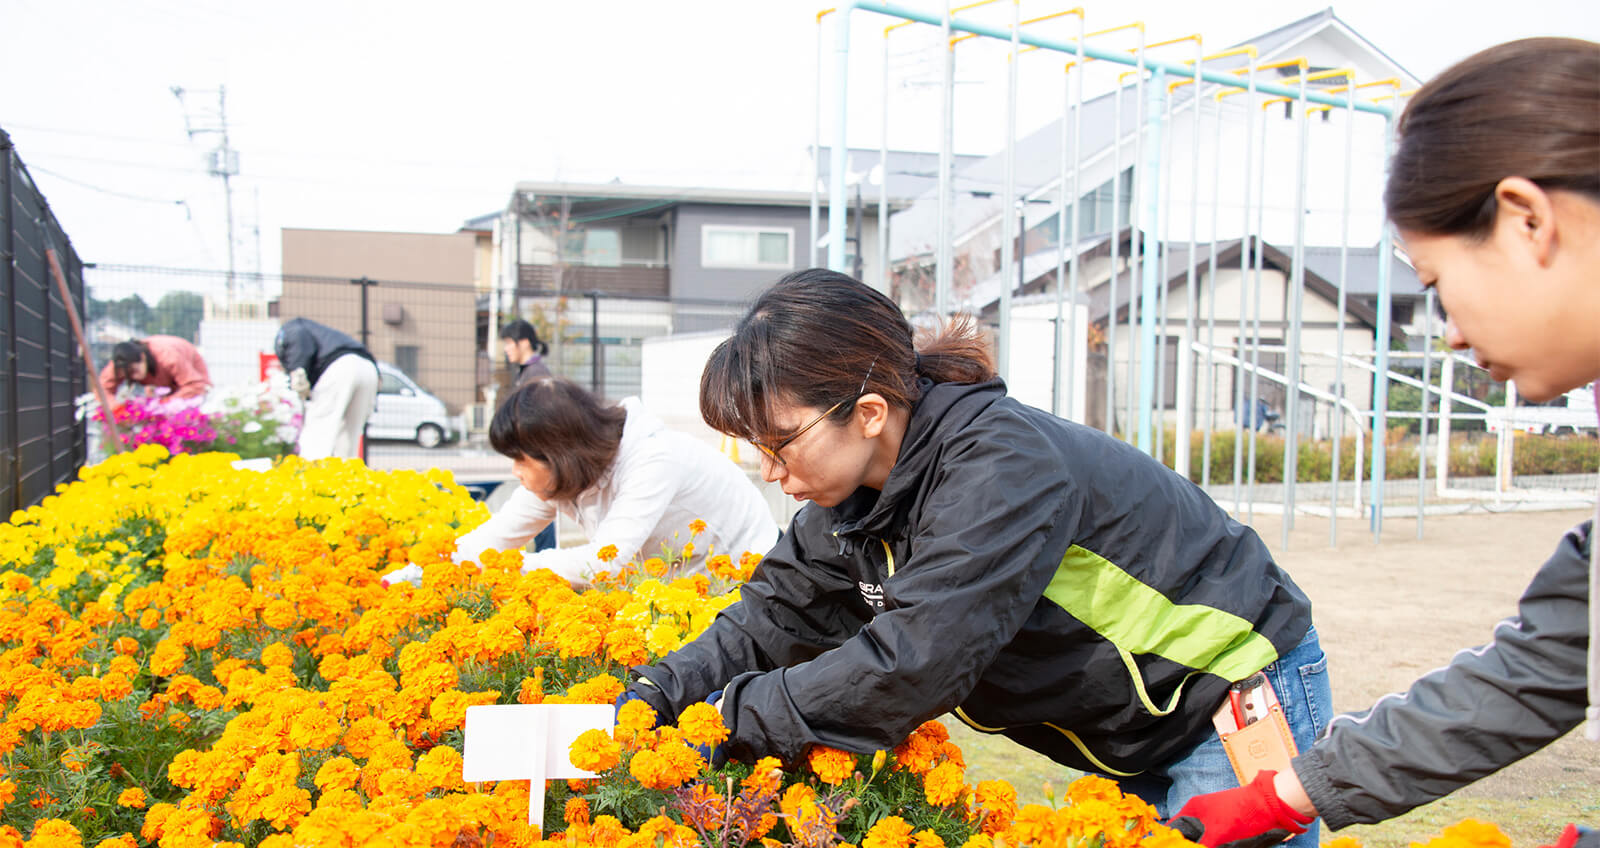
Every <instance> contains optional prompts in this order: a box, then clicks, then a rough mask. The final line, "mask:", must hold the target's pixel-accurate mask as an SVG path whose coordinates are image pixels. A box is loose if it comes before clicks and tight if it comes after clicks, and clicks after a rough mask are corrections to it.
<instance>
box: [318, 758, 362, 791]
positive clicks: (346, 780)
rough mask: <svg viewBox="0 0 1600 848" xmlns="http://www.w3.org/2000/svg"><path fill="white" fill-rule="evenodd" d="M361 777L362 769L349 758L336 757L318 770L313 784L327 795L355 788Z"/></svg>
mask: <svg viewBox="0 0 1600 848" xmlns="http://www.w3.org/2000/svg"><path fill="white" fill-rule="evenodd" d="M360 776H361V769H360V768H358V767H357V766H356V764H355V762H353V761H352V760H351V759H350V758H349V757H334V758H333V759H330V760H328V761H327V762H325V763H323V764H322V768H319V769H317V776H316V778H315V779H313V780H312V783H314V784H316V787H317V788H318V789H320V790H322V792H323V793H324V794H326V793H329V792H338V791H340V790H344V789H349V788H351V787H352V786H355V785H356V779H357V778H358V777H360Z"/></svg>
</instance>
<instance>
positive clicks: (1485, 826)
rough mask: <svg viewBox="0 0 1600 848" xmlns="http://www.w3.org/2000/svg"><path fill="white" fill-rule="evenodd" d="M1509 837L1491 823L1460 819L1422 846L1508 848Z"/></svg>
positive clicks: (1439, 847)
mask: <svg viewBox="0 0 1600 848" xmlns="http://www.w3.org/2000/svg"><path fill="white" fill-rule="evenodd" d="M1510 846H1511V838H1510V837H1508V836H1506V835H1505V834H1504V833H1501V832H1500V828H1498V827H1495V826H1494V825H1493V824H1491V823H1489V822H1485V821H1479V820H1477V819H1462V820H1461V821H1460V822H1457V823H1456V824H1453V825H1450V826H1449V827H1447V828H1445V829H1444V830H1443V831H1442V832H1441V833H1440V834H1439V835H1438V836H1436V837H1434V838H1433V839H1430V840H1428V841H1427V842H1426V843H1424V844H1423V846H1422V848H1510Z"/></svg>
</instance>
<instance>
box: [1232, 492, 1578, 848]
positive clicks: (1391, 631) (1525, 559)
mask: <svg viewBox="0 0 1600 848" xmlns="http://www.w3.org/2000/svg"><path fill="white" fill-rule="evenodd" d="M1589 515H1590V513H1588V512H1586V511H1560V512H1514V513H1499V514H1493V513H1482V512H1479V513H1473V514H1468V515H1456V516H1440V517H1433V516H1430V517H1428V519H1427V521H1426V523H1425V526H1424V538H1423V539H1421V540H1418V539H1417V537H1416V536H1417V521H1416V519H1415V518H1414V517H1410V518H1404V519H1395V518H1389V519H1387V520H1386V521H1385V524H1384V533H1383V539H1382V541H1381V543H1378V542H1375V541H1374V540H1373V537H1372V534H1371V532H1370V531H1369V529H1368V526H1367V524H1366V522H1364V521H1363V522H1357V521H1355V520H1346V521H1344V522H1342V523H1341V525H1340V527H1339V546H1338V548H1337V549H1334V548H1330V547H1329V546H1328V521H1327V519H1326V518H1307V517H1304V516H1302V517H1300V518H1298V519H1297V520H1296V522H1295V527H1294V530H1293V531H1292V532H1291V534H1290V540H1289V545H1288V546H1287V547H1284V546H1283V544H1282V536H1281V534H1282V524H1281V523H1280V522H1281V519H1280V518H1279V517H1278V516H1262V515H1260V514H1258V515H1257V516H1256V518H1257V520H1256V522H1255V527H1256V530H1257V532H1258V533H1260V534H1261V537H1262V538H1263V539H1264V540H1266V542H1267V544H1268V546H1269V547H1271V548H1272V551H1273V553H1274V555H1275V556H1276V557H1277V558H1278V561H1279V563H1280V564H1281V565H1282V566H1283V567H1284V568H1285V569H1287V570H1288V571H1289V573H1290V574H1291V575H1292V576H1293V577H1294V579H1295V582H1297V583H1298V584H1300V586H1301V587H1302V588H1303V589H1304V590H1305V591H1306V593H1307V594H1308V595H1309V596H1310V597H1311V601H1312V604H1313V615H1314V616H1315V618H1316V623H1317V629H1318V631H1319V633H1320V634H1321V638H1322V645H1323V649H1324V650H1325V651H1326V652H1327V654H1328V667H1329V672H1330V674H1331V676H1332V677H1331V679H1332V682H1333V695H1334V706H1335V708H1336V709H1337V710H1339V711H1340V712H1346V711H1351V710H1358V709H1364V708H1365V707H1367V706H1369V705H1371V703H1372V702H1373V701H1374V700H1376V699H1377V698H1378V697H1379V696H1381V695H1383V694H1385V693H1388V692H1394V691H1400V690H1403V689H1405V688H1406V687H1407V686H1408V685H1409V684H1410V683H1411V681H1413V680H1414V679H1416V678H1417V677H1418V676H1419V675H1422V674H1424V673H1426V672H1428V671H1429V670H1431V669H1434V668H1437V667H1439V666H1442V665H1444V664H1446V663H1448V662H1449V660H1450V658H1451V656H1452V655H1454V654H1455V653H1456V652H1457V651H1459V650H1461V649H1462V648H1467V647H1471V646H1475V645H1480V644H1482V643H1484V642H1486V641H1488V639H1489V635H1490V632H1491V630H1492V629H1493V627H1494V625H1495V624H1496V623H1497V622H1498V621H1500V620H1501V619H1503V618H1505V617H1507V616H1509V615H1511V614H1513V613H1514V612H1515V611H1516V602H1517V598H1518V597H1519V596H1520V595H1521V594H1522V591H1523V589H1524V588H1526V586H1527V584H1528V581H1529V580H1531V579H1532V577H1533V574H1534V572H1535V571H1536V570H1537V569H1538V568H1539V566H1540V565H1541V564H1543V562H1544V561H1545V559H1546V558H1547V557H1548V556H1549V555H1550V553H1551V552H1552V551H1554V550H1555V546H1556V542H1557V541H1558V539H1559V538H1560V536H1561V534H1562V533H1563V532H1565V531H1566V530H1568V529H1569V528H1571V527H1572V526H1573V525H1575V524H1577V523H1579V522H1580V521H1582V520H1584V519H1585V518H1587V517H1589ZM1452 799H1453V800H1452V802H1451V803H1450V804H1449V805H1448V806H1449V807H1451V808H1454V809H1459V810H1462V811H1472V810H1476V811H1479V812H1480V813H1481V814H1483V815H1487V816H1498V817H1499V818H1497V819H1496V820H1499V821H1502V825H1503V826H1506V827H1507V829H1508V831H1509V830H1511V829H1512V828H1513V825H1511V824H1507V820H1509V819H1525V824H1526V825H1527V826H1529V827H1531V828H1532V829H1533V831H1535V832H1540V831H1542V832H1543V833H1544V834H1547V835H1545V836H1544V837H1543V839H1542V841H1553V837H1554V832H1553V831H1548V830H1543V828H1542V827H1541V824H1546V825H1547V824H1553V823H1554V822H1553V819H1555V818H1561V819H1565V820H1567V821H1573V820H1577V821H1580V822H1584V823H1587V824H1589V825H1590V826H1594V825H1596V824H1600V745H1596V744H1592V743H1589V742H1587V741H1585V740H1584V739H1583V737H1582V733H1581V731H1574V732H1573V733H1571V734H1568V735H1567V736H1566V737H1564V738H1562V739H1560V740H1558V741H1557V742H1555V743H1554V744H1553V745H1551V746H1550V747H1548V748H1546V749H1544V750H1543V751H1540V752H1539V753H1537V754H1534V755H1533V756H1531V757H1528V758H1527V759H1525V760H1523V761H1522V762H1520V763H1517V764H1516V765H1513V766H1511V767H1510V768H1507V769H1504V770H1502V771H1501V772H1499V773H1498V774H1495V775H1491V776H1490V777H1488V778H1485V779H1484V780H1482V781H1479V782H1478V783H1476V784H1473V785H1472V786H1470V787H1468V788H1466V789H1463V790H1461V791H1460V792H1458V793H1456V795H1455V796H1452ZM1474 802H1476V803H1474ZM1442 803H1443V802H1441V804H1442ZM1498 810H1505V811H1506V812H1498V813H1497V812H1496V811H1498ZM1438 812H1439V817H1440V818H1442V819H1443V820H1445V821H1451V820H1459V818H1460V817H1461V816H1460V814H1454V818H1453V819H1452V818H1451V815H1452V814H1451V813H1450V812H1448V811H1447V810H1441V811H1438ZM1357 830H1360V829H1357ZM1341 835H1344V834H1341ZM1357 836H1358V838H1360V834H1357ZM1371 836H1378V834H1376V833H1373V834H1371ZM1363 841H1364V842H1366V843H1367V844H1368V845H1373V844H1378V843H1380V842H1385V841H1387V840H1385V839H1374V838H1370V837H1369V838H1365V839H1363ZM1517 844H1519V845H1520V844H1524V843H1523V841H1522V840H1517Z"/></svg>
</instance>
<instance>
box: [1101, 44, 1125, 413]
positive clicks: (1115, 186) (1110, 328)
mask: <svg viewBox="0 0 1600 848" xmlns="http://www.w3.org/2000/svg"><path fill="white" fill-rule="evenodd" d="M1122 92H1123V86H1122V77H1120V76H1119V77H1117V95H1116V98H1117V99H1116V102H1115V108H1114V109H1113V110H1112V111H1113V112H1114V113H1115V115H1114V116H1113V117H1112V119H1111V123H1112V125H1113V129H1112V132H1111V171H1112V173H1111V288H1110V292H1109V298H1110V300H1109V302H1108V303H1107V305H1106V432H1107V433H1111V434H1112V435H1115V434H1116V433H1117V418H1116V413H1117V332H1118V330H1117V309H1118V308H1119V307H1118V306H1117V277H1118V276H1120V275H1121V274H1122V269H1121V268H1119V267H1118V266H1119V265H1120V264H1121V260H1122V256H1121V253H1122V229H1121V228H1120V227H1119V226H1118V220H1119V218H1120V217H1121V216H1120V215H1118V210H1120V209H1121V208H1122ZM1099 202H1100V198H1099V197H1098V196H1097V197H1095V203H1096V204H1097V205H1098V204H1099ZM1128 285H1129V290H1128V299H1129V301H1132V300H1133V290H1132V285H1133V281H1132V280H1129V281H1128ZM1129 308H1132V303H1131V302H1130V303H1129ZM1129 343H1130V344H1131V343H1132V340H1131V338H1130V340H1129ZM1124 391H1126V390H1124ZM1128 409H1129V410H1130V411H1131V410H1132V409H1133V404H1132V402H1131V401H1130V402H1129V404H1128ZM1130 427H1131V423H1130V421H1129V419H1127V418H1124V419H1122V428H1123V429H1122V432H1123V434H1124V437H1126V436H1127V435H1128V431H1129V429H1130Z"/></svg>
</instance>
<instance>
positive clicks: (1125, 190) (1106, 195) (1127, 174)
mask: <svg viewBox="0 0 1600 848" xmlns="http://www.w3.org/2000/svg"><path fill="white" fill-rule="evenodd" d="M1119 182H1120V183H1121V185H1120V186H1118V187H1117V188H1116V189H1115V190H1113V187H1112V185H1111V181H1110V180H1106V181H1105V182H1104V183H1101V184H1100V185H1099V186H1097V187H1095V189H1094V190H1093V191H1090V192H1087V193H1085V194H1084V195H1083V197H1082V198H1080V199H1079V201H1078V228H1079V233H1080V234H1081V235H1084V236H1088V235H1099V234H1101V233H1108V232H1110V231H1111V210H1112V204H1111V201H1112V195H1113V194H1115V195H1117V196H1116V201H1117V203H1116V211H1117V220H1116V223H1117V228H1118V229H1121V228H1123V227H1126V226H1128V215H1129V214H1130V213H1131V212H1132V210H1133V169H1132V168H1128V169H1126V170H1124V171H1123V172H1122V174H1121V178H1120V180H1119Z"/></svg>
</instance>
